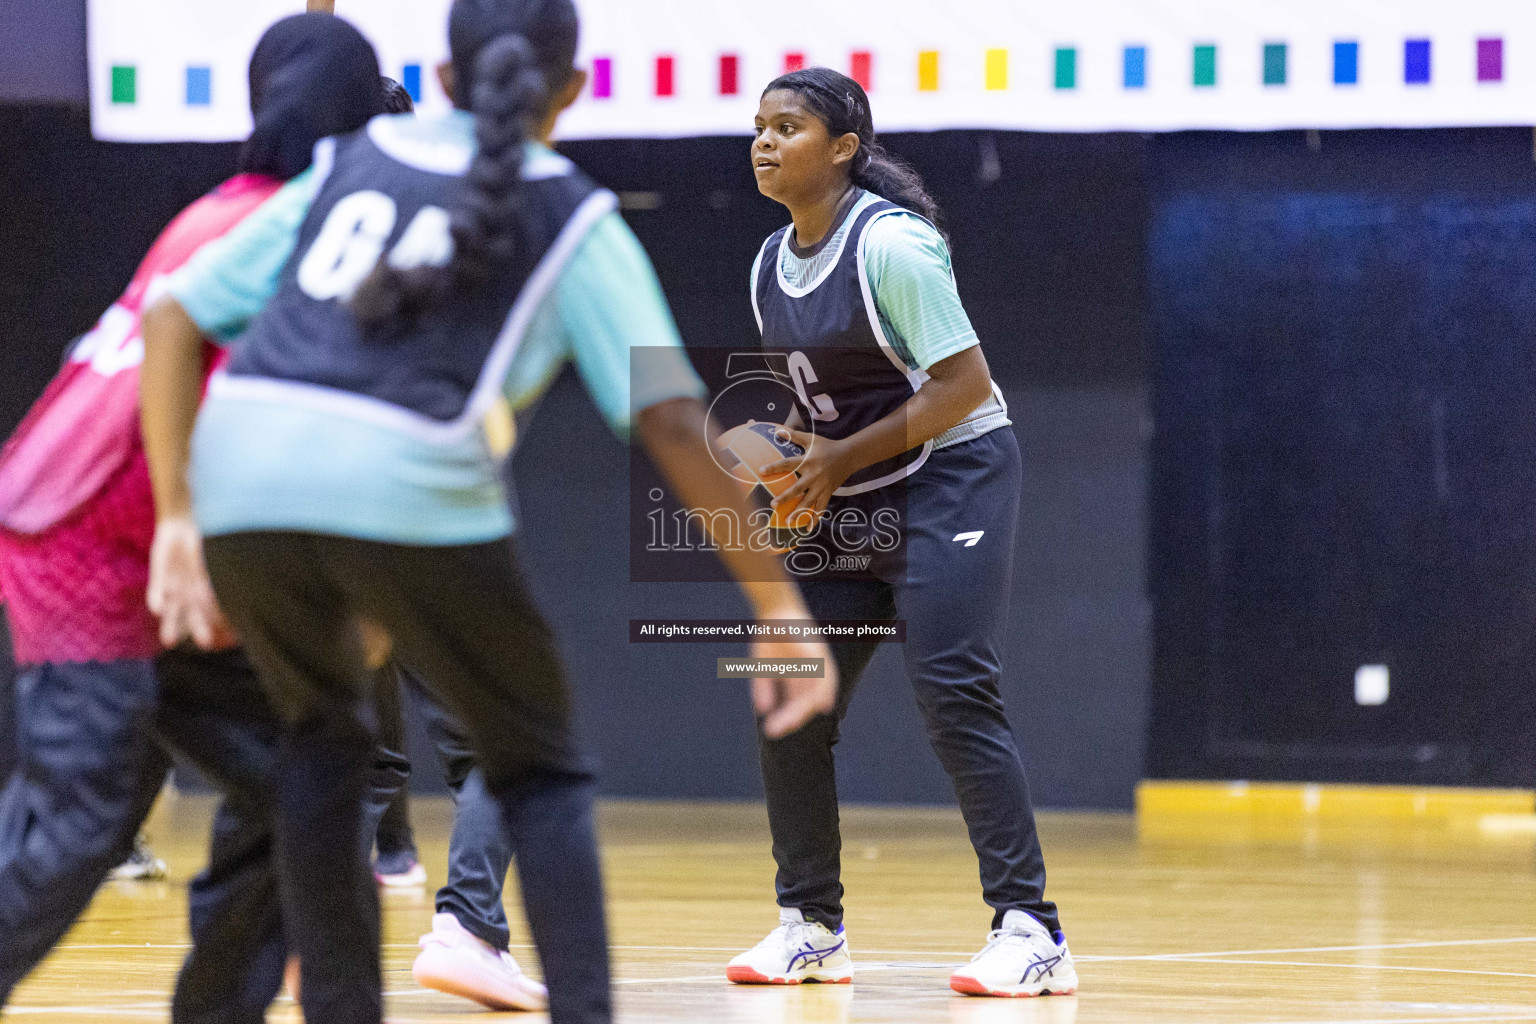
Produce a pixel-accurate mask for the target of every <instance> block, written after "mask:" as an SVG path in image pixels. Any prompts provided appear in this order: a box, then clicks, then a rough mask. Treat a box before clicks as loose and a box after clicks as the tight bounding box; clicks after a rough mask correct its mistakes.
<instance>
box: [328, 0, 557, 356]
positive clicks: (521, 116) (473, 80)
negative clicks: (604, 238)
mask: <svg viewBox="0 0 1536 1024" xmlns="http://www.w3.org/2000/svg"><path fill="white" fill-rule="evenodd" d="M576 27H577V20H576V9H575V7H574V6H573V4H572V3H571V0H455V3H454V5H453V9H452V11H451V12H450V14H449V39H450V43H451V44H452V49H453V66H454V73H455V81H456V83H457V86H456V90H462V91H461V92H458V103H459V105H460V106H462V107H464V108H465V109H467V110H469V111H471V112H472V113H473V114H474V115H475V142H476V147H477V148H476V153H475V157H474V159H473V161H471V163H470V166H469V170H468V171H467V172H466V173H465V175H464V179H463V182H462V187H460V188H459V189H458V190H457V191H456V192H455V194H454V197H453V200H452V202H451V203H449V204H448V215H449V228H448V230H449V233H450V235H451V236H452V238H453V256H452V258H451V259H450V260H449V261H448V262H447V263H446V264H445V265H442V266H415V267H397V266H395V265H393V264H392V263H391V262H390V259H389V257H388V255H385V256H384V257H382V258H381V259H380V260H379V262H378V264H377V265H376V266H375V267H374V269H373V272H372V273H370V274H369V275H368V278H367V280H365V281H364V282H363V283H362V285H361V286H360V287H359V288H358V290H357V292H356V294H355V295H354V296H353V298H352V312H353V315H354V316H355V317H356V318H357V321H358V324H359V325H360V326H361V327H362V328H363V330H364V332H365V333H367V334H374V335H379V334H390V333H394V332H395V331H397V330H399V329H401V328H404V327H407V326H409V324H410V323H411V322H412V321H414V320H415V319H417V318H418V317H420V316H421V315H422V314H423V313H425V312H426V311H428V310H430V309H432V308H434V307H436V306H438V305H440V304H442V303H444V302H446V301H448V300H449V299H450V298H451V297H452V296H453V295H454V294H456V293H463V292H467V291H473V290H474V289H476V288H478V287H480V286H481V285H484V284H485V283H486V282H488V281H490V280H492V279H493V278H494V277H495V276H496V274H497V273H498V271H500V270H501V269H502V268H504V267H506V266H507V265H508V264H510V263H511V262H512V260H513V258H514V257H515V256H516V255H517V253H518V246H519V245H521V244H522V243H523V230H522V222H523V204H524V201H525V196H524V192H523V187H522V184H523V177H522V175H523V159H524V154H525V150H526V146H527V143H528V141H529V140H530V139H532V138H534V137H535V135H536V133H537V131H538V128H539V124H540V122H541V121H542V120H543V119H544V117H545V116H546V115H547V114H548V112H549V108H550V104H551V102H552V100H553V98H554V94H555V93H556V92H558V91H559V90H560V89H561V88H563V87H564V86H565V83H566V82H567V81H568V80H569V78H570V75H571V73H572V72H571V67H572V60H573V59H574V56H575V51H576Z"/></svg>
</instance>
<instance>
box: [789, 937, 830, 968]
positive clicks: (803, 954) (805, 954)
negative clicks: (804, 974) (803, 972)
mask: <svg viewBox="0 0 1536 1024" xmlns="http://www.w3.org/2000/svg"><path fill="white" fill-rule="evenodd" d="M842 948H843V943H842V940H841V939H839V940H838V942H837V945H835V946H828V947H827V948H826V949H816V948H815V947H814V946H812V945H811V944H810V943H809V942H807V943H806V944H805V948H804V949H802V950H801V951H800V952H798V953H796V954H795V955H794V956H792V957H790V958H789V969H790V970H791V971H792V970H794V969H795V965H796V964H798V963H799V962H800V961H801V960H802V959H803V960H804V961H805V964H804V966H806V967H811V966H816V967H820V966H821V965H822V964H823V963H824V962H825V961H826V959H827V957H829V956H831V955H832V954H833V953H836V952H837V951H838V950H840V949H842Z"/></svg>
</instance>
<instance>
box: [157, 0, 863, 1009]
mask: <svg viewBox="0 0 1536 1024" xmlns="http://www.w3.org/2000/svg"><path fill="white" fill-rule="evenodd" d="M577 21H578V19H577V14H576V10H575V7H574V5H573V4H572V3H571V2H570V0H539V2H536V3H534V2H527V0H454V3H453V5H452V8H451V10H450V13H449V26H448V35H449V42H450V50H451V52H452V74H451V76H448V75H445V76H444V85H445V88H446V89H447V90H448V92H449V93H450V95H451V96H452V97H453V98H454V102H455V104H456V109H455V110H454V111H453V112H451V113H449V114H447V115H445V116H442V117H438V118H433V119H421V120H405V119H399V118H390V117H383V118H376V119H374V120H373V121H372V122H370V123H369V125H368V126H367V128H366V130H364V131H362V132H357V133H353V134H351V135H349V136H343V137H340V138H337V139H336V140H334V142H329V143H326V144H323V145H322V146H320V147H318V148H317V150H316V166H315V168H314V171H313V173H312V174H311V175H310V176H309V177H308V178H307V179H306V180H304V181H297V182H294V183H292V184H290V185H289V186H288V187H287V188H286V189H285V190H284V191H283V192H281V193H279V194H278V195H277V196H275V197H274V198H273V200H272V201H271V202H269V203H268V204H267V205H266V206H264V207H263V208H262V210H261V212H260V214H259V215H257V216H256V217H253V218H251V219H249V220H247V221H246V222H245V223H244V224H242V225H241V227H240V228H239V229H238V230H236V231H234V232H231V233H230V234H229V235H227V236H225V238H223V239H221V240H220V241H219V242H218V243H216V244H214V245H211V246H208V247H207V248H205V249H203V250H202V251H201V252H200V253H199V254H198V255H197V257H195V258H194V259H193V260H192V261H191V263H189V264H188V265H187V267H185V268H183V270H182V271H181V272H180V273H178V274H177V275H176V276H175V278H174V279H173V280H172V282H171V285H170V288H169V292H168V294H167V296H166V297H164V298H163V299H161V300H160V302H159V303H157V304H156V306H155V307H154V308H152V309H151V310H150V313H149V316H148V319H147V321H146V325H147V326H146V332H145V345H146V377H145V379H146V395H148V394H149V393H150V392H151V391H153V392H154V393H155V394H156V395H157V398H158V400H157V401H155V402H151V401H148V400H146V401H145V403H144V424H145V437H146V445H147V450H148V453H149V460H150V469H151V475H152V477H153V479H154V483H155V500H156V508H157V512H158V514H159V517H160V522H159V525H158V527H157V531H156V545H157V546H160V545H161V544H162V539H163V540H164V548H165V550H167V551H168V552H173V553H174V554H175V555H176V558H175V559H174V560H173V559H172V558H170V557H168V558H167V559H166V562H167V565H172V564H174V565H176V566H185V567H186V568H187V571H185V572H184V573H182V574H180V575H177V574H175V573H172V572H170V571H169V570H168V571H167V573H166V575H165V585H166V589H167V593H168V594H169V595H170V597H169V604H170V605H172V606H173V607H174V608H177V609H180V610H181V611H180V612H178V614H185V615H187V616H189V617H194V618H195V617H196V616H199V615H202V614H204V613H205V612H206V611H207V608H208V603H209V602H208V600H207V595H206V590H205V588H204V587H202V586H200V583H201V580H200V579H199V574H198V573H197V572H196V569H198V568H201V565H200V562H199V557H198V556H199V555H200V554H205V555H206V566H207V578H208V579H209V580H211V582H212V585H213V590H214V591H215V592H216V593H217V596H218V603H219V604H220V605H222V607H223V610H224V611H225V612H226V613H227V614H228V617H229V620H230V622H231V623H232V624H233V625H234V627H235V628H236V629H237V630H238V632H239V633H240V636H241V637H242V639H243V640H244V642H245V643H246V645H247V647H248V649H249V650H250V651H251V653H252V657H253V659H254V660H255V661H256V662H257V665H258V668H259V669H260V671H261V675H262V678H263V682H264V684H265V685H266V687H267V689H268V691H269V692H270V693H271V694H272V696H273V699H274V701H275V702H276V703H277V704H278V706H279V710H280V711H281V712H282V713H283V715H284V716H285V718H286V720H287V721H288V723H289V725H290V728H289V729H288V730H287V731H286V732H285V733H284V735H283V737H282V740H281V743H282V757H281V758H280V769H279V770H280V772H281V774H282V778H281V779H280V782H279V789H280V791H282V792H283V794H284V799H283V800H281V801H280V802H279V803H280V807H279V831H280V834H281V835H282V838H283V849H284V853H285V857H284V863H283V865H282V867H283V872H284V873H283V886H284V889H283V891H284V894H285V900H284V905H285V907H287V906H289V905H290V904H292V905H294V906H295V907H296V908H297V914H298V920H296V921H293V922H291V923H290V926H289V929H288V931H289V934H290V935H291V936H294V937H295V939H296V948H295V949H294V952H295V953H296V954H297V955H298V956H299V958H300V960H301V961H302V964H303V985H302V990H301V992H302V1001H303V1008H304V1011H305V1016H306V1017H310V1018H311V1019H316V1020H319V1019H330V1016H331V1014H330V1013H329V1012H328V1011H331V1010H336V1009H337V1008H345V1015H346V1018H347V1019H348V1020H349V1021H356V1022H358V1024H377V1022H378V1020H379V1019H380V1016H381V1011H382V992H381V983H382V977H381V974H380V966H379V957H378V948H377V946H378V915H377V906H376V894H375V892H374V888H373V882H372V878H371V876H370V875H369V873H368V872H367V870H366V864H365V863H362V862H361V859H360V858H359V859H358V860H356V861H354V860H352V859H350V858H349V857H345V856H338V851H341V852H343V853H345V852H346V851H349V850H353V849H356V848H357V847H358V842H357V835H358V831H359V824H360V808H359V803H360V796H361V793H362V790H363V788H364V781H365V775H366V768H367V757H368V754H369V753H370V752H371V746H372V744H371V736H369V734H368V730H367V729H366V728H365V727H364V725H363V724H362V722H361V721H360V719H359V710H360V709H359V707H358V704H359V699H360V697H361V694H360V692H359V691H360V681H361V680H362V679H363V678H364V677H365V676H366V672H365V670H364V668H363V664H362V653H363V652H362V650H361V645H360V643H359V642H358V628H357V624H358V620H359V619H366V620H369V621H371V622H373V623H376V624H377V625H378V626H379V627H381V628H382V630H383V632H384V633H385V634H387V635H388V636H389V637H390V639H391V640H392V641H393V644H394V649H395V651H396V652H397V653H398V656H399V657H400V659H401V661H402V662H403V663H405V664H408V665H410V666H412V668H414V669H416V670H418V671H420V673H421V674H422V676H423V677H424V678H425V679H427V680H428V681H429V683H430V685H431V687H432V689H433V691H434V693H436V694H437V695H438V696H440V697H441V698H442V701H443V704H444V706H445V707H446V708H447V709H448V710H449V711H451V712H452V713H453V715H454V717H455V718H456V719H457V720H458V721H459V722H460V723H462V724H463V726H464V727H465V728H466V730H467V731H468V732H469V734H470V739H471V740H472V743H473V747H474V751H475V753H476V755H477V756H478V759H479V764H480V766H481V772H482V775H483V778H484V782H485V786H486V788H487V790H488V791H489V792H490V794H491V796H492V797H493V798H494V799H495V801H496V802H497V804H498V806H499V809H500V811H501V815H500V822H499V826H500V828H501V829H502V830H503V832H504V834H505V836H506V838H507V839H508V841H509V845H510V847H511V849H513V850H514V851H515V853H516V861H517V866H518V871H519V876H520V880H521V883H522V885H521V891H522V897H523V902H524V906H525V909H526V911H527V918H528V923H529V926H530V929H531V931H532V934H533V939H534V943H535V945H536V947H537V949H538V951H539V954H540V960H541V961H542V963H543V966H544V974H545V983H546V984H547V986H548V999H549V1013H550V1019H551V1021H552V1024H608V1022H609V1021H610V1020H611V1019H612V1000H611V992H610V987H609V974H608V959H607V940H606V923H605V920H604V909H603V896H602V884H601V871H600V864H599V860H598V855H597V843H596V836H595V833H594V827H593V799H594V794H595V784H594V779H593V775H592V770H591V765H590V761H589V759H588V757H587V756H586V754H585V752H584V751H583V750H582V749H581V747H580V745H579V743H578V742H577V739H576V737H575V734H574V731H573V728H572V721H571V716H572V712H571V707H570V701H569V697H568V688H567V685H566V682H565V679H564V676H563V673H562V670H561V667H560V663H559V656H558V653H557V651H556V649H555V645H554V642H553V640H552V638H551V636H550V631H549V628H548V626H547V625H546V624H545V623H544V621H543V619H542V617H541V616H540V614H539V612H538V611H537V609H536V608H535V607H534V605H533V603H532V601H531V599H530V598H529V597H528V594H527V592H526V588H525V586H524V584H523V581H522V577H521V573H520V571H519V568H518V566H517V562H516V558H515V555H514V552H513V549H512V545H511V544H510V543H509V540H510V534H511V531H512V525H513V524H512V518H511V515H510V512H509V510H508V502H507V496H506V494H505V493H504V492H503V490H502V485H501V479H502V474H501V472H500V470H501V467H502V463H503V462H504V457H505V455H506V447H507V446H506V444H505V437H504V432H503V431H501V430H498V429H497V428H496V427H495V424H496V423H497V422H498V421H501V422H503V423H504V422H505V413H506V410H507V409H508V408H517V407H520V406H522V405H526V404H527V403H529V402H531V401H532V400H533V399H534V398H536V397H537V396H538V394H540V393H541V392H542V391H543V390H544V389H545V388H546V387H547V386H548V384H549V381H550V380H551V379H552V377H553V375H554V373H555V371H556V370H557V369H558V368H559V366H560V364H561V363H562V362H564V361H566V360H567V359H569V360H570V361H572V362H574V363H575V365H576V368H577V370H578V371H579V373H580V375H581V378H582V380H583V382H584V383H585V385H586V386H587V390H588V391H589V393H590V394H591V395H592V398H593V399H594V402H595V404H596V405H597V406H598V407H599V409H600V410H601V411H602V413H603V414H604V415H605V418H606V419H607V420H608V421H609V423H610V425H611V426H612V427H613V428H614V429H615V430H616V431H618V432H620V433H627V432H628V430H629V428H630V426H631V417H632V415H633V425H634V427H635V429H636V431H637V432H638V433H639V435H640V437H641V440H642V441H643V442H644V444H645V445H646V448H647V450H648V452H649V453H650V455H651V456H652V458H653V460H654V461H655V462H656V463H657V465H658V466H659V467H661V469H662V471H663V474H664V475H665V476H666V477H667V479H668V480H669V481H670V482H671V483H672V485H673V486H674V487H675V488H676V489H677V493H678V495H679V497H680V498H681V499H683V500H684V501H685V502H687V503H688V504H689V505H691V506H693V507H708V508H727V509H730V510H731V511H732V512H734V513H735V514H736V515H737V516H738V517H739V518H740V519H742V520H745V519H746V518H747V517H748V516H749V515H750V514H751V512H752V509H751V507H750V506H749V505H748V504H747V502H746V500H745V498H744V497H743V495H742V494H741V492H740V490H739V488H738V487H737V486H736V483H735V481H733V480H731V478H729V477H728V476H725V475H724V474H722V473H720V471H719V470H718V468H717V467H716V465H715V463H714V460H713V459H712V457H711V454H710V452H709V450H708V447H707V442H708V436H707V435H708V429H709V421H708V415H707V410H706V409H705V406H704V404H703V403H702V402H701V401H700V397H701V396H702V394H703V391H704V389H703V385H702V382H701V381H700V380H699V378H698V376H697V375H696V374H695V373H694V372H693V369H692V366H691V365H690V364H689V362H688V360H687V357H686V356H685V355H684V354H683V351H682V347H681V343H680V340H679V339H678V336H677V331H676V327H675V326H674V325H673V322H672V318H671V315H670V312H669V311H668V309H667V307H666V303H665V300H664V299H663V298H662V295H661V290H660V287H659V285H658V283H657V281H656V277H655V272H654V271H653V270H652V268H651V266H650V263H649V260H648V259H646V257H645V254H644V252H643V251H642V250H641V248H640V246H639V243H638V242H637V241H636V240H635V238H634V236H633V234H632V233H631V232H630V231H629V229H628V228H627V227H625V225H624V223H623V221H622V220H621V219H620V218H619V217H618V214H617V212H616V208H617V201H616V199H615V197H614V196H613V194H612V193H610V192H607V191H604V190H602V189H599V188H597V187H596V186H595V185H593V184H592V183H591V182H590V181H588V180H587V179H586V178H585V176H583V175H581V174H580V173H579V172H578V171H577V170H576V169H575V168H574V167H573V166H572V165H571V164H570V162H569V161H567V160H565V159H564V158H562V157H560V156H558V155H556V154H555V153H554V152H553V151H552V150H550V149H549V148H548V145H547V140H548V139H549V137H550V133H551V132H552V131H553V128H554V121H555V118H556V117H557V116H558V114H559V113H560V111H562V110H564V109H565V108H566V107H567V106H569V105H570V104H571V103H573V102H575V100H576V98H577V96H578V95H580V93H581V89H582V85H583V82H584V76H583V74H582V73H581V72H580V71H578V70H576V69H575V67H574V64H573V61H574V59H575V55H576V37H577ZM199 331H202V332H207V333H212V334H214V335H216V336H220V337H231V336H236V335H238V336H239V337H238V340H236V341H235V342H234V356H233V358H232V359H231V361H230V364H229V366H228V367H227V369H226V370H225V371H223V372H221V373H219V374H216V375H215V377H214V378H213V380H212V382H211V383H210V386H209V393H208V399H207V401H206V402H205V403H204V404H203V406H202V408H201V410H200V412H198V414H197V419H196V427H195V431H190V430H189V429H188V428H189V422H188V417H187V415H186V414H187V412H188V410H189V407H190V406H191V404H192V403H191V401H190V399H191V395H190V394H189V392H190V390H191V384H192V375H191V373H190V369H191V367H190V354H191V346H192V344H193V341H194V339H195V338H196V337H197V334H198V332H199ZM638 346H645V347H646V348H647V349H649V350H650V351H648V353H647V356H648V358H646V359H645V360H643V363H644V366H643V368H641V369H637V370H636V371H635V376H634V379H633V380H632V379H631V366H630V364H631V359H630V356H631V352H632V349H633V348H635V347H638ZM637 362H638V361H637ZM189 433H190V434H192V435H193V436H191V437H189V436H188V435H189ZM498 435H503V436H498ZM189 441H190V447H191V458H190V471H189V470H188V467H187V456H186V453H187V446H188V442H189ZM189 482H190V485H189ZM193 514H195V517H196V523H197V525H198V526H200V527H201V533H202V536H201V537H199V536H198V532H197V531H196V530H195V529H193V528H192V523H191V522H190V517H191V516H192V515H193ZM722 558H723V559H724V560H725V561H726V562H727V565H728V567H729V568H730V569H731V570H732V572H733V573H734V574H735V575H736V576H737V578H738V580H741V581H743V583H742V586H743V590H744V591H745V593H746V596H747V597H748V599H749V600H750V601H751V603H752V605H753V607H754V612H755V613H756V616H757V617H758V618H759V619H768V618H786V617H787V618H794V617H797V616H804V615H807V614H809V613H808V611H807V609H806V608H805V604H804V602H803V601H802V600H801V598H800V595H799V593H798V591H797V590H796V589H795V587H794V586H793V585H792V584H791V583H790V582H789V580H788V578H787V576H786V574H785V572H784V570H783V568H782V567H781V566H780V565H779V563H778V562H777V560H776V559H774V558H773V557H772V556H771V555H769V554H768V553H766V552H762V551H755V550H745V551H741V550H731V551H729V552H728V553H723V554H722ZM154 586H156V579H155V578H153V577H152V579H151V587H154ZM756 646H757V647H758V648H759V649H760V650H759V652H758V653H759V655H760V656H767V655H768V654H773V655H779V654H783V655H787V656H791V657H797V656H800V657H805V658H816V657H821V658H826V659H830V652H829V651H828V650H827V648H826V645H825V644H822V643H820V642H819V641H792V642H787V643H782V644H780V643H773V644H769V643H766V642H760V643H759V644H757V645H756ZM754 696H755V703H756V704H757V706H758V708H759V710H760V711H761V712H762V713H763V714H764V715H765V716H766V722H767V724H766V725H765V731H766V732H767V733H768V734H770V735H782V734H784V733H785V732H787V731H788V730H789V729H793V728H798V727H799V726H801V725H802V724H803V723H804V722H806V721H807V720H809V719H810V718H811V717H812V716H814V715H815V714H818V713H821V712H824V711H826V710H829V709H830V708H831V707H832V705H833V703H834V697H835V679H834V678H833V676H832V674H831V673H829V674H828V675H827V676H826V677H825V678H822V679H810V680H795V681H792V682H790V683H787V684H785V685H782V686H773V687H767V686H758V687H756V690H755V693H754ZM287 897H292V898H291V899H289V898H287ZM424 952H425V951H424ZM338 1019H339V1018H338Z"/></svg>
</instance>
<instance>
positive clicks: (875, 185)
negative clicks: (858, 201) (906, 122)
mask: <svg viewBox="0 0 1536 1024" xmlns="http://www.w3.org/2000/svg"><path fill="white" fill-rule="evenodd" d="M851 177H852V179H853V183H854V184H855V185H857V186H859V188H862V189H864V190H866V191H869V192H873V193H874V194H875V195H877V196H879V197H881V198H882V199H889V200H890V201H891V202H893V203H895V204H896V205H897V206H904V207H906V208H907V209H908V210H911V211H912V212H913V213H917V214H921V215H922V216H924V217H927V218H928V219H929V220H930V221H932V222H933V224H934V226H935V227H939V220H940V214H939V204H938V202H936V201H935V200H934V198H933V196H931V195H929V194H928V187H927V186H926V185H924V184H923V179H922V177H921V176H920V175H919V174H918V173H917V171H915V170H913V168H912V165H911V164H909V163H906V162H905V161H903V160H900V159H898V158H896V157H894V156H892V155H891V154H890V152H889V151H888V150H887V149H886V148H885V147H884V146H882V145H880V143H878V142H876V141H875V140H874V139H873V138H871V139H870V140H869V141H868V142H865V141H864V139H862V138H860V139H859V151H858V152H857V153H856V154H854V157H853V173H852V175H851ZM942 230H943V229H942V228H940V231H941V232H942Z"/></svg>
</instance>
